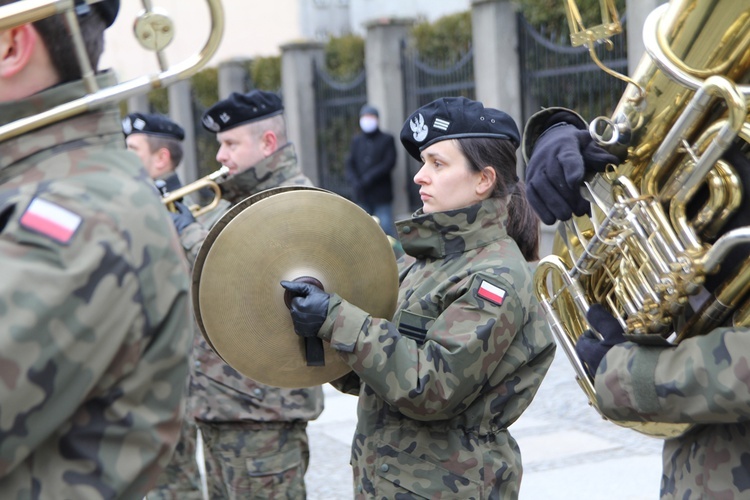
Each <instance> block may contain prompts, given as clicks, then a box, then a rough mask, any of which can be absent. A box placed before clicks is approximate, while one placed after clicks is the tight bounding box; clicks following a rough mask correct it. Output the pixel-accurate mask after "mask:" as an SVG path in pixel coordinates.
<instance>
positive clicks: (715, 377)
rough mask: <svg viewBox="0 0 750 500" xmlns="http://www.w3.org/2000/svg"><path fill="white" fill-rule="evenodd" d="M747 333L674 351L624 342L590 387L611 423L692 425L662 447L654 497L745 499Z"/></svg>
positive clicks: (748, 490) (749, 481)
mask: <svg viewBox="0 0 750 500" xmlns="http://www.w3.org/2000/svg"><path fill="white" fill-rule="evenodd" d="M749 353H750V332H748V329H747V328H727V327H725V328H718V329H716V330H714V331H712V332H711V333H709V334H707V335H703V336H698V337H693V338H690V339H687V340H683V341H682V342H680V343H679V344H678V345H677V346H676V347H668V348H663V347H646V346H640V345H636V344H634V343H632V342H625V343H624V344H621V345H617V346H615V347H613V348H612V349H610V351H609V352H608V353H607V355H606V356H605V357H604V359H603V360H602V363H601V364H600V365H599V369H598V371H597V374H596V378H595V384H596V391H597V399H598V402H599V407H600V408H601V410H602V411H603V412H604V413H605V414H606V415H607V416H608V417H610V418H613V419H618V420H634V421H641V420H646V421H655V422H680V423H695V424H697V425H695V426H693V427H691V430H690V431H689V432H687V433H686V434H684V435H682V436H680V437H678V438H673V439H669V440H666V441H665V442H664V453H663V457H662V458H663V471H662V483H661V495H662V498H686V499H687V498H689V499H697V498H700V499H703V498H711V499H714V498H722V499H740V498H750V368H748V366H750V354H749Z"/></svg>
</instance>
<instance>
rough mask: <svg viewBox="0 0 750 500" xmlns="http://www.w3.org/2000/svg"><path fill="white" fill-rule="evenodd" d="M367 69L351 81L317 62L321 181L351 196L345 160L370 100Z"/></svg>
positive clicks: (322, 184)
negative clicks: (362, 111) (336, 77)
mask: <svg viewBox="0 0 750 500" xmlns="http://www.w3.org/2000/svg"><path fill="white" fill-rule="evenodd" d="M365 76H366V75H365V70H362V72H361V73H360V74H359V75H357V76H355V77H354V78H353V79H352V80H350V81H348V82H340V81H337V80H335V79H334V78H333V77H331V75H329V74H328V72H326V70H325V68H322V67H319V66H318V65H317V64H316V66H315V81H314V85H315V115H316V116H315V123H316V127H317V132H318V133H317V146H318V185H319V187H322V188H324V189H328V190H329V191H333V192H334V193H337V194H340V195H341V196H345V197H347V198H349V199H351V189H350V187H349V186H348V185H347V183H346V178H345V177H344V162H345V161H346V156H347V155H348V154H349V146H350V144H351V140H352V137H353V136H354V135H355V134H357V133H358V132H359V110H360V108H361V107H362V105H364V104H365V103H366V102H367V82H366V78H365Z"/></svg>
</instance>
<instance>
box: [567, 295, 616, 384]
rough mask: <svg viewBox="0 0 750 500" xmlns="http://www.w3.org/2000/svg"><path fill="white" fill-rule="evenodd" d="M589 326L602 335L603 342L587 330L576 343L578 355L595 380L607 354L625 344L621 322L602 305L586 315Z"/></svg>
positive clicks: (596, 306) (593, 306)
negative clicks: (618, 345)
mask: <svg viewBox="0 0 750 500" xmlns="http://www.w3.org/2000/svg"><path fill="white" fill-rule="evenodd" d="M586 319H587V320H588V322H589V324H590V325H591V326H593V327H594V328H596V330H597V331H598V332H599V333H601V334H602V337H603V338H602V340H599V338H598V337H596V336H595V335H594V333H593V332H592V331H591V330H586V331H585V332H583V335H581V336H580V337H579V338H578V341H577V342H576V353H577V354H578V357H579V358H580V360H581V361H582V362H583V365H584V366H585V367H586V369H587V370H588V372H589V375H591V377H592V378H593V377H594V376H596V370H597V369H598V368H599V363H601V362H602V358H604V356H605V354H607V352H608V351H609V350H610V349H611V348H612V346H615V345H617V344H619V343H621V342H625V340H626V339H625V337H624V336H623V334H622V327H621V326H620V322H619V321H617V319H615V317H614V316H612V315H611V314H610V313H609V311H607V309H606V308H605V307H604V306H602V305H601V304H594V305H592V306H591V308H590V309H589V312H588V314H586Z"/></svg>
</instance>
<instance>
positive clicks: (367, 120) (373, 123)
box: [359, 116, 378, 134]
mask: <svg viewBox="0 0 750 500" xmlns="http://www.w3.org/2000/svg"><path fill="white" fill-rule="evenodd" d="M359 128H361V129H362V132H364V133H365V134H369V133H370V132H375V131H376V130H377V129H378V119H377V118H375V117H374V116H363V117H361V118H360V119H359Z"/></svg>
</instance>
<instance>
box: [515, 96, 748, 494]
mask: <svg viewBox="0 0 750 500" xmlns="http://www.w3.org/2000/svg"><path fill="white" fill-rule="evenodd" d="M524 154H525V155H526V157H527V158H529V163H528V169H527V182H528V187H529V189H530V190H533V192H529V200H530V201H532V206H533V207H534V209H536V210H537V211H538V212H539V214H540V216H541V217H542V219H543V220H544V219H546V222H548V223H554V222H555V221H556V220H567V219H570V218H571V216H572V215H573V214H575V215H582V214H584V213H586V212H588V211H589V210H590V208H589V205H588V202H587V201H585V200H584V199H583V197H582V196H581V195H580V187H581V185H582V181H583V178H584V176H585V175H586V174H588V173H591V172H595V171H601V170H602V169H603V168H604V166H605V165H606V164H607V163H614V164H617V163H619V160H618V159H617V158H616V157H614V156H612V155H610V154H608V153H607V152H606V151H604V150H602V149H601V148H599V147H598V146H596V144H595V143H593V142H592V140H591V136H590V134H589V132H588V127H587V124H586V122H585V121H584V120H583V118H581V117H580V116H579V115H577V114H576V113H574V112H572V111H571V110H567V109H563V108H549V109H547V110H543V111H541V112H539V113H537V114H536V115H534V116H533V117H532V118H531V119H530V120H529V122H528V124H527V126H526V133H525V137H524ZM726 155H727V156H726V157H725V158H726V159H727V160H729V163H730V164H731V165H734V166H735V167H736V170H737V172H738V173H740V174H741V175H743V177H744V178H743V183H744V185H745V189H747V188H748V186H749V185H750V179H749V178H748V175H747V172H750V153H749V152H748V148H747V144H745V145H744V149H743V146H742V142H741V141H737V142H736V143H735V144H734V146H733V147H732V148H730V149H729V150H728V151H727V153H726ZM749 215H750V214H749V213H748V210H741V211H739V212H738V213H737V214H736V215H735V216H733V217H732V218H731V219H730V220H729V221H727V225H726V226H725V228H726V230H729V229H732V228H737V227H742V226H747V225H748V224H749V223H750V220H748V216H749ZM741 251H742V252H744V257H740V256H739V255H738V256H735V257H736V262H741V261H743V260H744V258H746V257H747V248H744V249H742V250H741ZM722 267H723V268H724V267H725V268H727V269H722V271H721V272H722V273H723V272H727V273H728V272H729V271H730V270H731V267H732V266H731V265H727V266H722ZM722 281H723V280H722V279H719V280H717V281H716V282H717V283H720V282H722ZM706 288H707V289H708V291H709V292H710V291H711V290H712V285H711V281H710V280H709V281H708V282H707V286H706ZM600 307H601V306H599V305H598V304H595V305H594V306H592V308H591V311H590V312H589V314H588V320H589V323H590V324H591V325H593V326H594V327H595V328H596V329H597V330H598V331H600V333H601V334H602V335H603V337H604V338H603V339H602V340H601V341H600V340H598V339H596V338H595V337H594V336H593V335H591V334H590V333H589V332H586V333H585V334H584V335H582V336H581V337H580V339H579V340H578V342H577V343H576V352H577V353H578V356H579V358H580V359H581V361H582V362H583V363H584V366H586V367H587V369H588V370H589V373H590V374H591V376H592V377H594V385H595V389H596V393H597V403H598V406H599V409H600V410H601V411H602V412H603V413H604V414H605V415H606V416H607V417H609V418H612V419H614V420H626V421H636V422H667V423H681V424H695V425H692V426H690V428H689V430H688V431H687V432H686V433H685V434H683V435H681V436H679V437H676V438H672V439H667V440H665V442H664V449H663V455H662V458H663V470H662V479H661V497H662V498H664V499H672V498H682V499H704V498H706V499H708V498H711V499H714V498H722V499H741V498H750V370H748V363H750V336H749V335H748V333H750V332H748V329H747V328H734V327H731V326H729V325H727V326H725V327H721V328H716V329H714V330H713V331H710V332H706V334H704V335H702V336H697V337H693V338H689V339H686V340H683V341H681V342H680V343H679V344H677V345H676V346H671V347H668V346H667V347H661V346H659V347H657V346H645V345H639V344H636V343H633V342H628V341H626V339H625V337H624V336H623V331H622V328H621V326H620V324H619V322H618V321H617V320H616V319H615V318H614V317H612V316H611V315H610V314H609V313H608V312H607V311H606V310H604V309H603V308H601V309H600Z"/></svg>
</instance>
